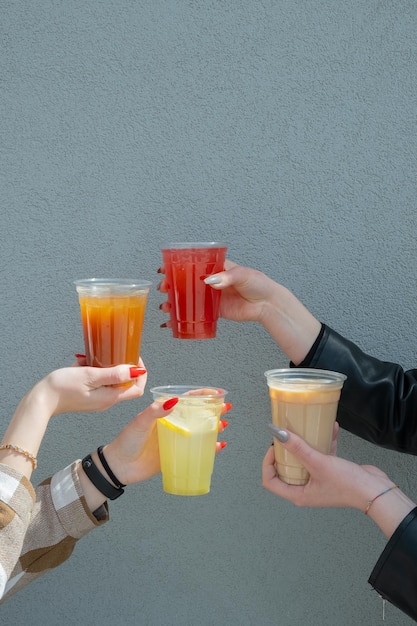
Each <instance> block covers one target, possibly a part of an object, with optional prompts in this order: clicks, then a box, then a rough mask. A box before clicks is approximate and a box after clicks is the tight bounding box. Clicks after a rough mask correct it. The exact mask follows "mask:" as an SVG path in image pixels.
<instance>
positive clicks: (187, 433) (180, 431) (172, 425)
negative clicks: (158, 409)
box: [159, 417, 191, 437]
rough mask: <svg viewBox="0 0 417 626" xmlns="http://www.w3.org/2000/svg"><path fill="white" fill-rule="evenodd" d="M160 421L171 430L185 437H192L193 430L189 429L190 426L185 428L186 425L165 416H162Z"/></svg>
mask: <svg viewBox="0 0 417 626" xmlns="http://www.w3.org/2000/svg"><path fill="white" fill-rule="evenodd" d="M159 422H160V423H161V424H162V425H163V426H165V428H169V430H173V431H174V432H176V433H178V434H179V435H183V436H184V437H190V435H191V432H190V431H189V430H188V428H184V426H180V425H179V424H178V423H175V422H171V421H170V420H167V419H166V418H165V417H160V418H159Z"/></svg>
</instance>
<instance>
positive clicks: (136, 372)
mask: <svg viewBox="0 0 417 626" xmlns="http://www.w3.org/2000/svg"><path fill="white" fill-rule="evenodd" d="M129 374H130V378H137V377H138V376H143V375H144V374H146V369H145V368H144V367H131V368H130V370H129Z"/></svg>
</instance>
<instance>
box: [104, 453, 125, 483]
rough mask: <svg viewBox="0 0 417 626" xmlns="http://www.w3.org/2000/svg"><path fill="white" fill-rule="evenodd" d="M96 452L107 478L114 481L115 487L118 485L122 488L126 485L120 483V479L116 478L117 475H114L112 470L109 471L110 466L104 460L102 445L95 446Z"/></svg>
mask: <svg viewBox="0 0 417 626" xmlns="http://www.w3.org/2000/svg"><path fill="white" fill-rule="evenodd" d="M97 454H98V458H99V459H100V461H101V464H102V466H103V467H104V469H105V470H106V472H107V474H108V476H109V478H110V479H111V480H112V481H113V482H114V484H115V485H116V487H118V488H119V489H123V487H126V485H124V484H123V483H121V482H120V480H119V479H118V478H117V476H115V475H114V474H113V472H112V471H111V469H110V466H109V464H108V463H107V461H106V457H105V456H104V452H103V446H99V447H98V448H97Z"/></svg>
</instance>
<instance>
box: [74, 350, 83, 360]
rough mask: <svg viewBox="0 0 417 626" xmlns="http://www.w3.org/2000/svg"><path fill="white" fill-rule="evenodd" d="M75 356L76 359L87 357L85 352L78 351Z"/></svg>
mask: <svg viewBox="0 0 417 626" xmlns="http://www.w3.org/2000/svg"><path fill="white" fill-rule="evenodd" d="M74 356H75V358H76V359H85V354H78V352H77V354H74Z"/></svg>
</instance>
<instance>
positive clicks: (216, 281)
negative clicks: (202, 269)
mask: <svg viewBox="0 0 417 626" xmlns="http://www.w3.org/2000/svg"><path fill="white" fill-rule="evenodd" d="M204 282H205V283H206V285H220V283H221V282H222V279H221V277H220V276H216V274H214V275H213V276H207V278H205V279H204Z"/></svg>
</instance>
